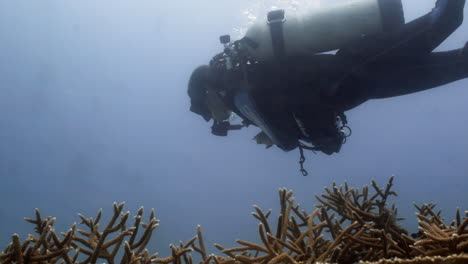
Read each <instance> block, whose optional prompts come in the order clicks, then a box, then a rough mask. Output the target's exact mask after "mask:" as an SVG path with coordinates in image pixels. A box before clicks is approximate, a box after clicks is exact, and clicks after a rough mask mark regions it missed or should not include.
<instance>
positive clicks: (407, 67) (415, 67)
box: [362, 45, 468, 99]
mask: <svg viewBox="0 0 468 264" xmlns="http://www.w3.org/2000/svg"><path fill="white" fill-rule="evenodd" d="M368 74H369V75H368V77H367V78H366V79H365V80H364V81H362V82H363V83H365V84H366V85H364V86H363V87H367V89H366V91H365V92H366V93H367V96H368V99H378V98H388V97H393V96H400V95H405V94H411V93H416V92H420V91H424V90H428V89H431V88H435V87H438V86H442V85H445V84H448V83H451V82H454V81H458V80H461V79H464V78H468V45H465V48H463V49H458V50H452V51H447V52H434V53H431V54H429V55H427V56H424V57H420V58H417V59H414V60H409V61H407V62H406V63H405V64H404V65H403V64H400V63H396V64H395V65H388V64H387V65H380V66H379V65H374V67H373V69H372V70H370V71H369V72H368Z"/></svg>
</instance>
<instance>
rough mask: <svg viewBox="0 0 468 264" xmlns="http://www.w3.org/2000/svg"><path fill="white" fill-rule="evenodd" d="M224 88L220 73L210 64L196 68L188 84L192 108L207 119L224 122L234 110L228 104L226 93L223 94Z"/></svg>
mask: <svg viewBox="0 0 468 264" xmlns="http://www.w3.org/2000/svg"><path fill="white" fill-rule="evenodd" d="M222 89H223V85H222V84H221V83H220V82H219V75H218V74H217V73H216V72H215V71H214V70H213V69H211V67H210V66H200V67H198V68H196V69H195V70H194V71H193V73H192V76H191V77H190V81H189V85H188V95H189V96H190V99H191V106H190V110H191V111H192V112H194V113H196V114H199V115H201V116H202V117H203V118H204V119H205V120H206V121H210V119H214V120H215V121H218V122H222V121H225V120H227V119H229V117H230V116H231V113H232V110H231V109H229V107H228V106H227V105H226V102H225V101H226V98H225V97H226V93H224V95H223V93H221V91H222Z"/></svg>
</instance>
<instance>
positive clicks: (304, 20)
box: [244, 0, 404, 61]
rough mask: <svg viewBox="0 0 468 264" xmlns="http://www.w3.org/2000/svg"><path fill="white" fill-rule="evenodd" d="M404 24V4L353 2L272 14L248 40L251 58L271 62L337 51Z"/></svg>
mask: <svg viewBox="0 0 468 264" xmlns="http://www.w3.org/2000/svg"><path fill="white" fill-rule="evenodd" d="M403 24H404V14H403V8H402V3H401V0H351V1H347V2H344V3H340V4H337V5H332V6H329V7H323V8H318V9H313V10H307V11H302V12H293V11H288V12H284V11H283V10H277V11H272V12H270V13H269V15H268V19H267V20H266V21H259V22H257V23H255V24H254V25H252V26H251V27H250V28H249V29H248V30H247V32H246V34H245V37H244V40H247V41H246V43H247V44H250V45H246V46H247V48H248V51H249V54H250V55H251V56H253V57H254V58H255V59H257V60H259V61H270V60H274V59H277V58H278V56H285V57H291V56H300V55H313V54H317V53H321V52H327V51H332V50H336V49H339V48H341V47H343V46H344V45H346V44H348V43H351V42H353V41H355V40H358V39H359V38H361V37H363V36H365V35H372V34H377V33H380V32H388V31H392V30H394V29H396V28H398V27H399V26H401V25H403Z"/></svg>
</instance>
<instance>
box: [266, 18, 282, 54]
mask: <svg viewBox="0 0 468 264" xmlns="http://www.w3.org/2000/svg"><path fill="white" fill-rule="evenodd" d="M283 22H284V10H283V9H281V10H275V11H270V12H269V13H268V24H269V25H270V34H271V42H272V43H271V44H272V45H273V50H274V53H275V56H276V59H278V60H279V61H282V60H284V58H285V57H286V47H285V45H284V35H283Z"/></svg>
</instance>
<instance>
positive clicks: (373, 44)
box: [337, 0, 465, 62]
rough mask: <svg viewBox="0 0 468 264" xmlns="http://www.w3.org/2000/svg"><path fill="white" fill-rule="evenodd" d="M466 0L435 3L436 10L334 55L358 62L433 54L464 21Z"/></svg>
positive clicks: (363, 40) (439, 0)
mask: <svg viewBox="0 0 468 264" xmlns="http://www.w3.org/2000/svg"><path fill="white" fill-rule="evenodd" d="M464 5H465V0H438V1H437V3H436V6H435V8H434V9H433V10H432V11H431V12H430V13H428V14H427V15H425V16H422V17H420V18H418V19H415V20H413V21H411V22H409V23H407V24H405V25H403V26H401V27H400V28H399V29H397V30H395V31H394V32H390V33H382V34H379V35H375V36H366V37H364V38H363V39H362V40H359V41H357V42H356V43H354V45H350V47H346V48H344V49H342V50H340V51H339V52H338V53H337V55H342V56H348V57H349V56H351V57H354V59H355V61H357V62H359V61H360V62H367V61H375V60H381V59H391V58H395V57H407V56H419V55H425V54H428V53H430V52H432V51H433V50H434V49H435V48H436V47H437V46H439V45H440V44H441V43H442V42H443V41H444V40H445V39H446V38H447V37H449V36H450V35H451V34H452V33H453V32H454V31H455V30H456V29H457V28H458V27H459V26H460V25H461V24H462V22H463V8H464Z"/></svg>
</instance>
